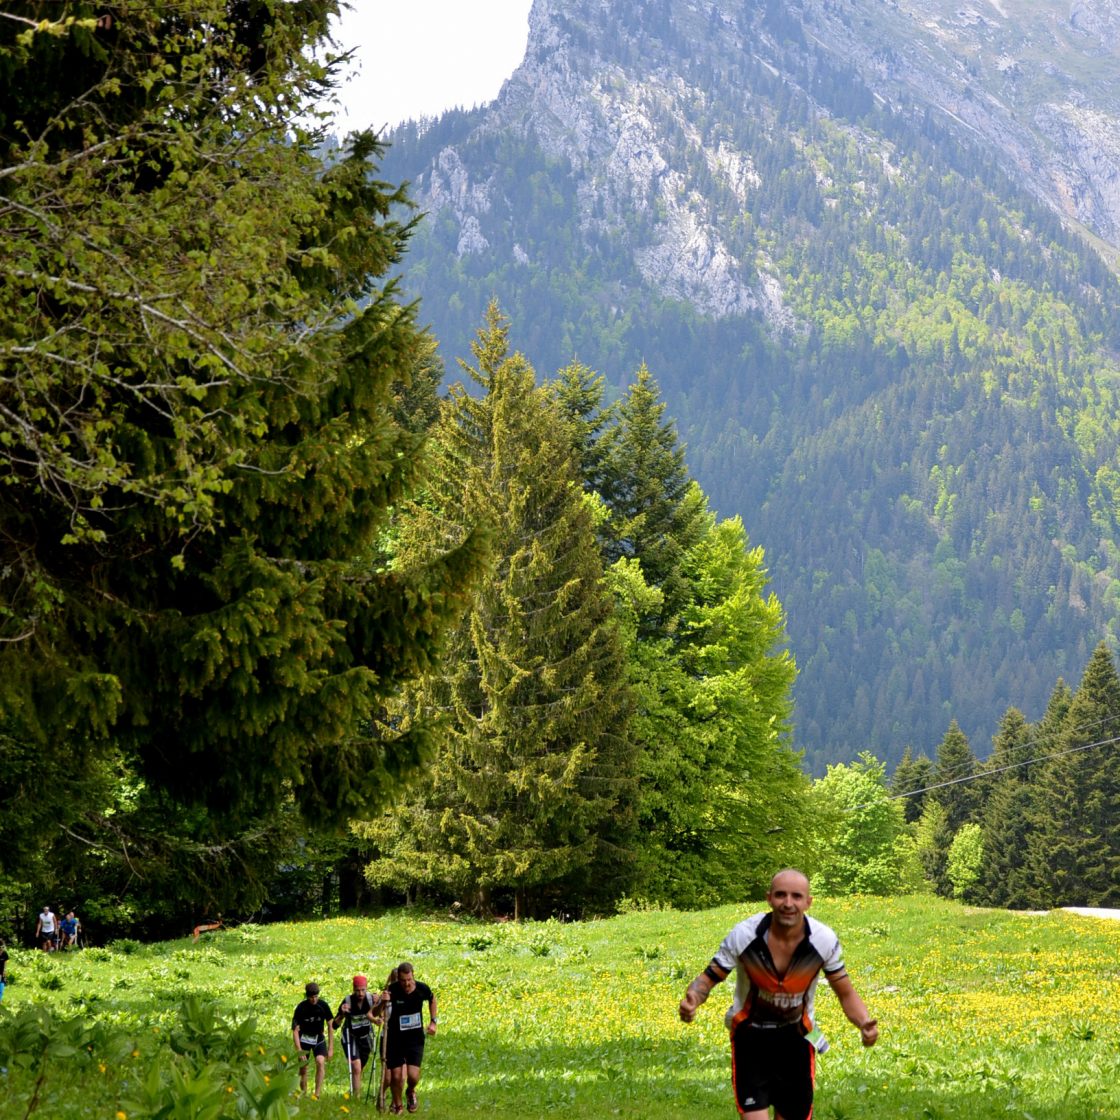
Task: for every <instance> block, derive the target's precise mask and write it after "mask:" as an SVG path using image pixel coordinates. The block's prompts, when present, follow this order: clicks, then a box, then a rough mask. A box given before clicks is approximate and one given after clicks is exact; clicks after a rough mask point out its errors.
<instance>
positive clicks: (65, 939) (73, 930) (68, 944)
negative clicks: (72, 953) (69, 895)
mask: <svg viewBox="0 0 1120 1120" xmlns="http://www.w3.org/2000/svg"><path fill="white" fill-rule="evenodd" d="M58 928H59V930H60V931H61V933H62V939H61V942H60V945H59V947H60V948H62V949H76V948H77V947H78V934H79V933H81V930H82V923H81V922H80V921H78V916H77V915H76V914H75V913H74V911H73V910H67V911H66V917H65V918H63V919H62V921H61V922H59V923H58Z"/></svg>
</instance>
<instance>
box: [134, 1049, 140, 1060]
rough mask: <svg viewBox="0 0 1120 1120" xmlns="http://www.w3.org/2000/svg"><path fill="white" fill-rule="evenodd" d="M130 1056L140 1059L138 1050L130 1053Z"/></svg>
mask: <svg viewBox="0 0 1120 1120" xmlns="http://www.w3.org/2000/svg"><path fill="white" fill-rule="evenodd" d="M132 1056H133V1057H134V1058H139V1057H140V1051H139V1050H133V1051H132Z"/></svg>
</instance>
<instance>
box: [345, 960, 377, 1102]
mask: <svg viewBox="0 0 1120 1120" xmlns="http://www.w3.org/2000/svg"><path fill="white" fill-rule="evenodd" d="M353 985H354V989H353V991H352V992H351V993H350V994H349V995H348V996H345V997H344V998H343V1000H342V1002H341V1003H340V1004H339V1005H338V1014H337V1015H336V1016H335V1017H334V1027H335V1030H337V1029H338V1028H339V1027H340V1026H341V1027H342V1052H343V1053H344V1054H345V1055H346V1061H347V1062H349V1064H350V1097H351V1099H352V1100H358V1099H359V1098H360V1097H361V1095H362V1070H363V1068H364V1067H365V1064H366V1062H368V1061H369V1056H370V1054H372V1053H373V1024H374V1021H375V1019H376V1012H377V1008H378V1006H379V1005H380V1002H381V1000H380V997H379V996H378V997H372V998H371V996H370V994H369V985H368V983H367V982H366V978H365V977H364V976H360V975H359V976H355V977H354V979H353Z"/></svg>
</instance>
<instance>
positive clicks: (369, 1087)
mask: <svg viewBox="0 0 1120 1120" xmlns="http://www.w3.org/2000/svg"><path fill="white" fill-rule="evenodd" d="M381 1029H382V1028H378V1031H377V1050H378V1053H379V1054H380V1052H381ZM377 1062H378V1059H376V1058H375V1059H374V1060H373V1061H372V1062H370V1063H369V1079H368V1080H367V1081H366V1095H365V1098H364V1099H365V1102H366V1104H369V1095H370V1093H372V1092H373V1075H374V1074H375V1073H378V1074H379V1073H380V1071H379V1070H378V1065H377Z"/></svg>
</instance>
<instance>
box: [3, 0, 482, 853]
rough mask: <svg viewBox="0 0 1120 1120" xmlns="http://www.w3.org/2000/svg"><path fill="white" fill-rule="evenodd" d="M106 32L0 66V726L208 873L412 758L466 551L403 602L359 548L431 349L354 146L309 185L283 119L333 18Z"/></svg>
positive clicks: (67, 37)
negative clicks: (402, 401)
mask: <svg viewBox="0 0 1120 1120" xmlns="http://www.w3.org/2000/svg"><path fill="white" fill-rule="evenodd" d="M22 7H24V8H28V9H34V10H36V11H37V10H38V9H39V7H40V5H37V4H36V5H23V6H22ZM74 7H75V12H76V14H78V15H86V14H93V15H96V13H97V11H98V9H90V8H88V7H87V6H84V5H75V6H74ZM110 9H111V18H108V19H106V20H104V21H102V20H93V21H92V23H93V26H87V25H86V24H84V23H81V22H79V23H78V24H75V25H73V26H71V27H70V28H69V30H68V31H64V33H62V34H39V33H38V32H33V33H30V34H29V35H28V36H24V37H20V38H19V39H13V38H12V37H11V34H10V32H11V27H10V25H9V24H8V23H5V26H4V30H3V39H2V40H0V67H2V71H3V76H4V81H3V83H0V122H2V127H3V130H4V131H3V135H2V137H0V159H2V161H3V167H2V171H3V183H4V188H3V199H2V200H0V213H2V214H3V220H4V223H5V225H4V235H5V246H6V248H5V259H6V261H7V262H10V263H11V267H6V268H5V270H4V271H3V273H0V286H2V291H3V296H4V298H3V299H2V300H0V334H2V336H3V338H4V340H5V343H6V344H7V347H8V349H7V351H6V358H5V361H6V363H7V364H6V367H5V368H6V370H7V371H8V373H9V374H10V376H8V375H6V376H5V377H4V378H3V379H2V381H0V476H2V481H3V483H4V485H3V486H0V528H2V533H0V639H2V643H0V719H2V720H3V721H4V723H5V725H6V728H7V731H8V732H9V734H10V735H11V736H12V738H13V739H15V740H17V741H19V742H21V743H24V744H27V743H30V744H33V745H35V746H36V747H37V748H38V749H39V750H40V751H41V752H42V757H43V758H44V759H45V760H48V761H50V760H53V761H56V762H57V765H58V766H59V767H60V768H63V767H72V768H74V769H76V770H81V769H82V768H83V767H85V766H86V764H87V762H88V763H90V766H91V768H92V769H96V766H95V765H94V764H95V763H98V762H100V763H106V762H108V763H111V764H112V765H113V766H114V767H119V771H120V772H121V773H122V774H124V775H126V776H127V777H128V780H129V781H130V782H131V783H133V787H132V788H133V789H134V790H138V791H139V793H137V795H136V796H137V797H140V798H142V799H143V798H147V799H148V805H147V813H148V819H149V820H159V821H161V823H162V824H163V826H165V827H166V828H167V829H168V831H169V832H170V831H171V829H172V825H173V822H177V823H176V827H177V826H178V824H182V826H183V828H184V829H185V830H186V833H187V839H189V840H190V842H191V843H193V844H196V845H202V844H206V843H209V844H211V845H213V847H214V849H215V850H221V847H222V844H223V843H224V842H225V841H226V840H228V839H229V837H230V835H231V833H234V832H236V831H237V830H239V829H245V828H250V829H251V828H254V827H256V826H257V825H260V826H261V827H262V828H263V827H265V826H266V824H267V821H268V819H269V818H270V817H271V816H272V815H273V814H274V813H275V812H276V811H277V810H278V809H279V808H280V807H281V806H283V805H286V804H287V803H289V802H291V803H292V804H294V805H295V806H296V807H297V808H298V810H299V811H300V812H302V814H303V815H304V818H305V820H307V821H311V822H313V823H315V824H330V823H333V822H335V821H337V820H338V819H339V818H341V817H344V816H345V815H346V814H348V813H349V812H351V811H353V810H354V809H355V808H356V807H359V806H361V807H368V806H370V805H371V804H376V803H377V802H378V801H379V800H381V799H383V798H384V797H385V796H386V794H387V791H388V788H389V786H390V784H391V783H392V781H393V780H394V779H395V778H396V776H398V775H399V774H400V773H402V772H405V771H407V770H408V769H410V768H413V767H415V766H417V765H418V764H419V762H420V760H421V759H422V757H423V754H424V752H425V750H426V746H427V737H426V733H425V731H424V728H423V727H422V726H420V725H416V726H414V727H412V728H411V729H410V730H409V731H408V732H407V733H399V732H397V731H395V730H394V729H392V728H389V727H386V726H385V725H383V724H380V723H378V721H377V719H376V716H377V715H378V713H379V712H380V710H381V707H382V706H383V704H384V703H385V701H386V700H387V698H388V697H389V696H391V695H392V694H393V693H394V692H395V691H396V690H397V689H398V688H399V687H400V684H401V682H402V681H403V680H405V679H408V678H409V677H411V676H413V675H415V674H416V673H418V672H420V671H423V670H426V669H427V668H429V667H430V665H431V664H432V663H433V661H434V659H435V658H436V657H437V656H438V654H439V651H440V648H441V642H442V638H443V635H444V633H445V632H446V631H447V630H448V629H449V628H450V627H451V626H453V625H454V623H455V622H456V620H457V618H458V616H459V614H460V612H461V609H462V607H463V605H464V604H465V600H466V591H467V584H468V580H469V576H470V573H471V571H472V570H473V568H474V566H475V565H476V559H477V548H476V545H475V542H474V541H473V539H471V538H464V539H463V540H461V541H460V542H458V548H457V550H455V551H453V552H449V553H447V554H445V555H442V556H439V557H429V558H428V562H427V563H425V564H417V565H416V566H415V567H414V568H413V569H412V570H411V572H410V573H409V575H408V577H407V578H405V577H404V576H403V575H402V574H401V573H400V572H398V571H393V570H390V568H389V567H388V565H387V564H386V563H385V558H384V557H383V556H381V555H379V541H380V534H381V533H382V532H383V530H384V529H385V527H386V526H387V524H388V522H389V517H390V511H391V510H392V508H393V506H394V504H395V503H397V502H398V501H399V500H400V498H401V497H402V495H403V494H404V493H405V492H406V491H407V489H408V487H409V486H410V485H411V484H412V482H413V481H414V476H415V474H416V465H417V448H418V445H419V436H418V434H417V433H416V432H414V431H410V430H408V429H407V427H406V426H405V425H403V424H402V423H400V422H397V421H396V420H395V419H394V415H393V412H394V400H395V393H396V390H397V389H398V388H399V387H400V386H403V385H405V384H406V383H408V382H409V380H410V379H411V378H412V376H413V374H414V373H415V372H416V371H417V369H418V367H419V364H420V362H421V359H422V357H423V355H424V352H425V347H426V345H427V344H426V342H425V337H424V335H423V333H422V332H421V330H420V329H419V328H418V326H417V323H416V317H415V309H414V308H412V307H410V306H405V305H402V303H401V302H400V301H399V300H398V298H397V295H396V289H395V282H394V281H391V280H389V279H387V274H388V272H389V271H390V270H391V269H393V268H395V266H396V265H397V264H398V263H399V262H400V260H401V258H402V255H403V253H404V250H405V247H406V244H407V240H408V237H409V235H410V232H411V224H410V223H409V222H408V220H407V219H406V218H402V217H400V214H401V208H402V207H403V206H405V205H406V204H407V198H406V196H405V194H404V193H403V192H402V191H401V190H398V189H396V188H394V187H392V186H389V185H387V184H385V183H382V182H380V181H379V180H378V178H377V176H376V164H377V161H378V159H379V157H380V154H381V149H380V147H379V145H378V143H377V141H376V139H375V138H374V137H373V136H372V135H371V134H368V133H364V134H360V135H356V136H354V137H352V138H351V140H350V142H349V143H348V145H347V147H346V149H345V150H344V152H343V153H342V154H341V156H340V158H339V159H337V160H336V161H335V162H334V163H333V164H332V165H331V166H330V167H324V165H323V164H322V163H321V161H320V160H319V158H318V157H317V155H316V151H317V149H318V145H319V139H320V138H319V136H318V135H317V134H316V133H315V132H314V131H312V130H309V129H308V128H307V127H304V126H301V125H300V124H299V123H298V120H299V117H300V114H301V112H303V111H305V110H308V109H309V108H311V106H312V105H313V104H314V102H315V101H316V100H317V99H318V97H319V96H320V95H321V94H322V92H323V90H324V88H326V87H327V86H329V84H330V81H331V74H330V70H329V64H327V63H324V62H322V61H319V60H318V58H317V57H316V44H317V42H318V41H319V40H320V39H321V37H322V36H324V35H325V34H326V32H327V30H328V25H329V19H330V17H331V15H332V14H333V13H335V12H336V10H337V4H335V3H333V2H332V0H308V2H306V3H300V4H263V3H261V4H257V3H253V4H246V3H241V2H237V3H232V2H231V3H223V2H219V0H192V2H191V3H187V4H183V3H174V4H171V3H144V4H141V3H138V2H136V0H116V2H114V3H113V4H112V5H110ZM87 22H88V21H87ZM92 769H91V772H92ZM8 792H9V793H11V792H12V791H11V790H9V791H8ZM60 808H64V809H65V810H66V811H67V812H69V811H70V808H71V807H69V806H60ZM115 819H116V820H118V821H119V820H121V819H122V818H121V817H120V816H117V817H116V818H115ZM227 874H228V872H227Z"/></svg>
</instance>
